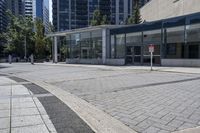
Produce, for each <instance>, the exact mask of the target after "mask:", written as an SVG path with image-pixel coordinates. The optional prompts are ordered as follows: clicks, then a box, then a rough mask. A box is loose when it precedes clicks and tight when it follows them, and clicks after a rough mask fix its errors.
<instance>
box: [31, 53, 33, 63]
mask: <svg viewBox="0 0 200 133" xmlns="http://www.w3.org/2000/svg"><path fill="white" fill-rule="evenodd" d="M31 64H32V65H34V57H33V54H31Z"/></svg>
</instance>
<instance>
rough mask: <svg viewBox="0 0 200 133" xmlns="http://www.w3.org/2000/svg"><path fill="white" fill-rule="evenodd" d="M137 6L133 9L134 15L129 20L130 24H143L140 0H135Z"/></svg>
mask: <svg viewBox="0 0 200 133" xmlns="http://www.w3.org/2000/svg"><path fill="white" fill-rule="evenodd" d="M135 2H136V4H135V7H134V8H133V14H132V16H131V17H129V18H128V24H139V23H141V15H140V7H139V0H135Z"/></svg>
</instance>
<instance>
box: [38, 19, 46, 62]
mask: <svg viewBox="0 0 200 133" xmlns="http://www.w3.org/2000/svg"><path fill="white" fill-rule="evenodd" d="M45 42H46V40H45V36H44V25H43V22H42V20H41V19H38V18H36V20H35V56H36V57H37V58H38V59H44V58H45Z"/></svg>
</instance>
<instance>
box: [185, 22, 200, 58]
mask: <svg viewBox="0 0 200 133" xmlns="http://www.w3.org/2000/svg"><path fill="white" fill-rule="evenodd" d="M186 30H187V45H188V50H187V51H188V58H193V59H197V58H200V24H194V25H187V26H186Z"/></svg>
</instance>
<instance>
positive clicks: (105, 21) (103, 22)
mask: <svg viewBox="0 0 200 133" xmlns="http://www.w3.org/2000/svg"><path fill="white" fill-rule="evenodd" d="M105 24H108V20H107V16H106V15H103V18H102V20H101V25H105Z"/></svg>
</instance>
